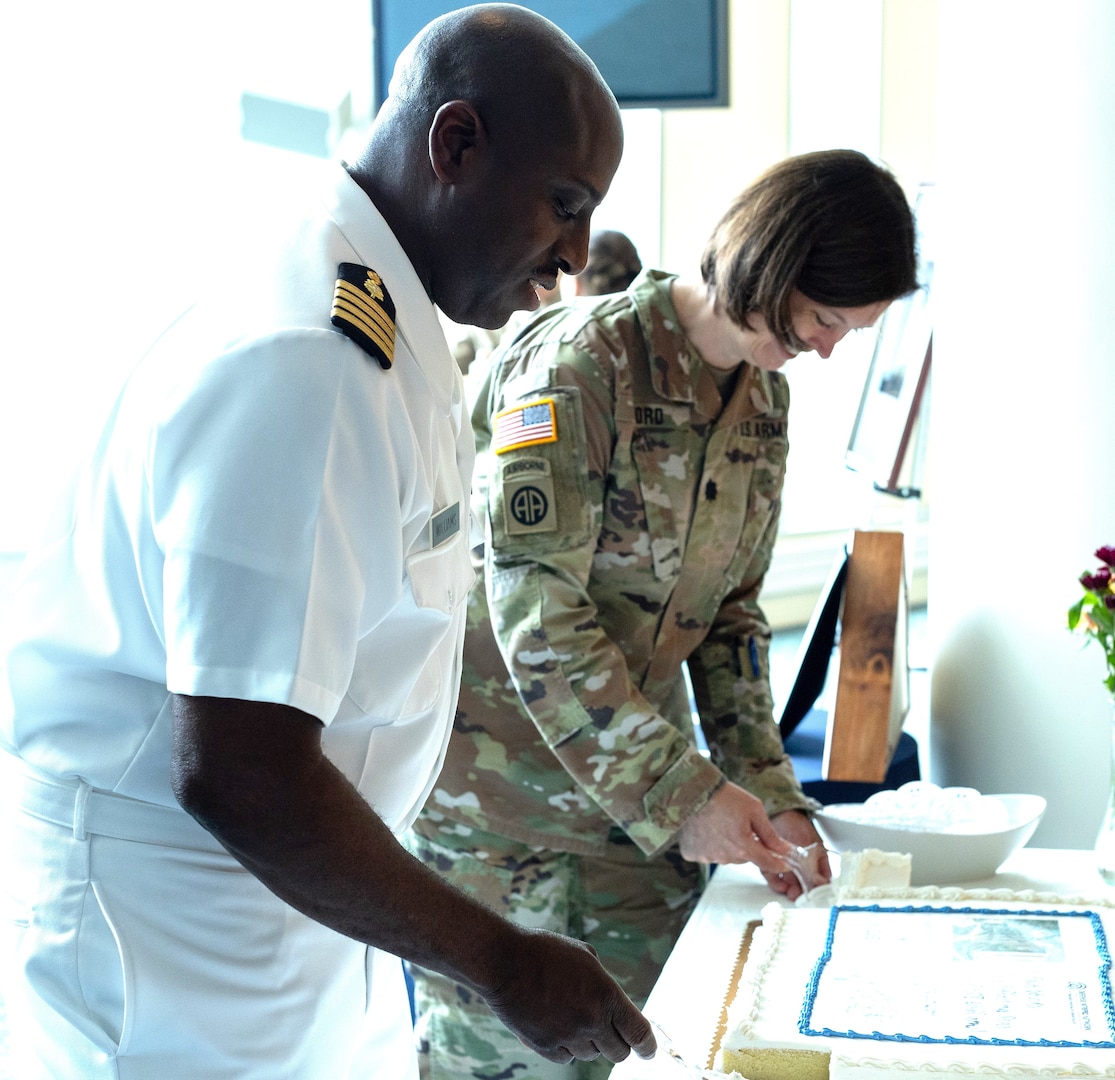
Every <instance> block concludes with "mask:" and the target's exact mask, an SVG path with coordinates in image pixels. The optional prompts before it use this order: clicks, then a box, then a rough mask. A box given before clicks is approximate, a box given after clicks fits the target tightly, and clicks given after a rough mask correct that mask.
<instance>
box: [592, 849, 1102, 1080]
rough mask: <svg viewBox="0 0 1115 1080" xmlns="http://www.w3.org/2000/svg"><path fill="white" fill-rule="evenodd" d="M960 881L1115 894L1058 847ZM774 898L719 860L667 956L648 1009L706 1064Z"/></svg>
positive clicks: (644, 1073)
mask: <svg viewBox="0 0 1115 1080" xmlns="http://www.w3.org/2000/svg"><path fill="white" fill-rule="evenodd" d="M962 887H963V888H973V889H976V888H995V889H1017V890H1021V889H1035V890H1037V891H1039V892H1051V893H1057V894H1059V895H1063V896H1071V897H1086V898H1101V897H1102V898H1105V899H1107V900H1108V901H1110V900H1112V899H1113V898H1115V890H1111V889H1108V888H1107V887H1106V886H1105V885H1104V883H1103V881H1102V880H1101V879H1100V877H1099V874H1098V873H1097V872H1096V864H1095V856H1094V854H1093V853H1092V852H1091V851H1068V850H1060V849H1053V848H1023V849H1022V850H1021V851H1018V852H1016V853H1015V854H1014V855H1012V856H1011V857H1010V858H1009V859H1008V860H1007V861H1006V862H1005V863H1003V866H1002V868H1001V869H1000V871H999V872H998V873H997V874H995V875H993V876H992V877H989V878H981V879H980V880H979V881H972V882H965V883H964V884H963V886H962ZM773 899H775V897H774V894H773V893H771V891H770V890H769V889H768V888H767V886H766V884H765V883H764V881H763V879H762V877H761V876H760V875H759V872H758V871H757V870H756V869H755V868H754V867H753V866H751V865H750V864H748V865H746V866H721V867H719V868H718V869H717V871H716V873H715V874H713V877H712V882H711V883H710V885H709V887H708V889H707V890H706V892H705V894H704V896H702V897H701V901H700V903H699V904H698V905H697V909H696V911H694V913H693V917H692V918H691V919H690V920H689V922H688V924H687V925H686V927H685V930H684V931H683V932H682V935H681V937H680V939H679V940H678V943H677V945H676V946H675V947H674V950H673V952H672V953H671V954H670V957H669V959H668V960H667V961H666V964H665V966H664V967H663V969H662V974H661V975H660V976H659V978H658V982H657V983H655V986H654V990H653V991H651V995H650V998H649V999H648V1001H647V1004H646V1007H645V1009H644V1010H643V1011H644V1013H645V1014H646V1015H647V1016H648V1017H649V1018H650V1019H651V1020H654V1021H656V1022H657V1023H658V1024H660V1025H661V1026H662V1028H663V1029H664V1030H665V1031H666V1032H668V1033H669V1035H670V1037H671V1038H672V1039H673V1041H674V1046H675V1047H676V1049H677V1051H678V1052H679V1053H681V1054H682V1055H683V1056H684V1057H685V1059H686V1061H687V1062H688V1063H689V1064H691V1065H695V1066H700V1067H704V1066H705V1065H707V1061H708V1055H709V1051H710V1048H711V1047H712V1044H713V1040H714V1038H715V1036H716V1027H717V1023H718V1021H719V1019H720V1010H721V1007H722V1006H723V1004H724V996H725V992H726V991H727V989H728V985H729V983H730V981H731V977H732V969H733V967H734V965H735V960H736V955H737V952H738V948H739V944H740V941H741V940H742V936H743V932H744V930H745V929H746V927H747V924H748V923H749V922H750V921H752V920H754V919H758V918H759V914H760V912H761V911H762V909H763V907H764V905H766V904H767V903H769V902H770V901H771V900H773ZM684 1075H685V1074H684V1072H683V1071H682V1070H681V1069H679V1068H678V1067H677V1065H676V1064H675V1063H674V1062H673V1061H672V1060H670V1059H669V1058H668V1057H667V1055H665V1054H662V1053H659V1054H658V1055H656V1057H655V1059H654V1060H653V1061H640V1060H639V1059H638V1058H636V1057H634V1056H632V1057H631V1058H629V1059H628V1060H627V1061H625V1062H621V1063H620V1064H619V1065H617V1066H616V1067H615V1069H613V1070H612V1078H613V1080H669V1078H670V1077H674V1078H678V1080H680V1078H681V1077H683V1076H684Z"/></svg>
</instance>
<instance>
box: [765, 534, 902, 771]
mask: <svg viewBox="0 0 1115 1080" xmlns="http://www.w3.org/2000/svg"><path fill="white" fill-rule="evenodd" d="M903 551H904V539H903V535H902V533H900V532H880V531H864V530H857V531H856V532H855V533H854V534H853V538H852V550H851V551H850V552H849V553H847V554H845V555H844V556H843V557H842V558H841V559H840V560H839V561H838V563H837V565H836V566H835V567H834V568H833V573H832V575H831V577H830V580H829V583H828V586H827V587H826V589H825V592H824V594H823V595H822V596H821V599H820V601H819V602H818V604H817V607H816V609H815V610H814V613H813V618H812V619H811V620H810V624H809V626H808V628H807V629H806V632H805V636H804V638H803V640H802V647H801V650H800V651H799V653H798V675H797V679H796V681H795V683H794V687H793V689H792V691H791V693H790V696H789V698H788V699H787V702H786V707H785V709H784V710H783V713H782V719H781V721H780V723H779V728H780V730H781V733H782V737H783V739H785V738H787V737H788V736H789V735H790V733H791V732H792V731H793V730H794V728H795V727H797V725H798V724H799V723H800V722H801V720H802V719H803V718H804V717H805V715H806V714H807V713H808V712H809V710H810V709H811V708H812V707H813V704H814V702H815V701H816V700H817V698H818V696H819V695H820V693H821V691H822V690H823V689H824V686H825V682H826V679H827V677H828V671H829V666H830V661H831V659H832V657H833V656H837V657H838V663H837V685H836V704H835V706H834V708H833V710H832V715H831V716H830V717H829V721H828V725H827V727H826V730H825V748H824V756H823V759H822V767H821V771H822V775H823V777H824V779H826V780H844V781H852V782H857V783H871V784H879V783H882V782H883V781H884V780H885V778H886V773H887V768H888V766H889V765H890V762H891V758H892V757H893V756H894V751H895V747H896V746H897V745H898V737H899V735H900V734H901V733H902V723H903V721H904V720H905V718H906V713H907V712H908V711H909V707H910V683H909V667H908V660H907V626H908V619H909V613H908V603H907V595H906V574H905V565H904V554H903Z"/></svg>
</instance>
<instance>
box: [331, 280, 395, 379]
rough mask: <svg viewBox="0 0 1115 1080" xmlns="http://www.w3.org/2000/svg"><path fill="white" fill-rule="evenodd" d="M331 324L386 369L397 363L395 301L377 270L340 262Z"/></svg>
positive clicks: (334, 290) (334, 288)
mask: <svg viewBox="0 0 1115 1080" xmlns="http://www.w3.org/2000/svg"><path fill="white" fill-rule="evenodd" d="M329 321H330V322H331V323H332V324H333V325H334V326H335V327H337V329H338V330H340V331H341V332H342V333H343V334H345V335H346V336H347V337H350V338H352V340H353V341H355V342H356V344H357V345H359V346H360V348H362V349H363V350H364V351H365V352H366V353H368V354H369V355H370V356H374V357H375V358H376V359H377V360H378V361H379V366H380V367H382V368H383V369H384V370H386V369H387V368H389V367H390V366H391V365H392V364H393V363H394V361H395V302H394V301H393V300H392V299H391V296H390V294H389V293H388V292H387V286H386V285H384V284H383V280H382V279H381V278H380V276H379V274H377V273H376V272H375V271H374V270H372V269H370V268H369V267H367V266H360V265H359V264H358V263H347V262H346V263H341V265H340V266H338V267H337V283H336V285H335V286H334V287H333V308H332V310H331V311H330V313H329Z"/></svg>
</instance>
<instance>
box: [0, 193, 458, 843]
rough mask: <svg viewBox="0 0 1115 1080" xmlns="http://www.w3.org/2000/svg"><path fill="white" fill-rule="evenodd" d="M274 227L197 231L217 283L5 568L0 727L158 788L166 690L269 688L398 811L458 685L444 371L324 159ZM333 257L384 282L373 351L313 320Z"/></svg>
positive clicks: (433, 754) (369, 214) (83, 767)
mask: <svg viewBox="0 0 1115 1080" xmlns="http://www.w3.org/2000/svg"><path fill="white" fill-rule="evenodd" d="M274 228H275V226H274V223H272V229H274ZM285 236H286V239H285V240H284V241H283V242H282V243H281V244H280V245H279V246H278V250H277V251H275V250H272V249H271V248H270V247H265V246H263V245H260V246H251V245H250V246H248V247H247V248H246V249H245V252H244V253H241V254H238V255H236V256H232V255H230V253H229V252H220V253H218V256H217V257H216V258H215V260H214V263H215V268H214V277H215V279H217V280H222V279H223V283H222V285H221V286H220V287H218V288H216V289H214V290H213V291H212V292H211V293H210V294H209V295H208V296H207V297H206V298H205V299H203V300H201V301H199V302H198V303H197V304H196V305H195V306H194V307H193V308H191V309H190V310H189V311H188V312H187V313H186V314H185V315H184V316H183V317H182V318H181V319H180V320H179V321H178V322H177V323H175V324H174V325H173V326H172V327H171V328H170V329H169V330H168V331H167V332H166V333H165V334H164V335H163V337H162V338H161V339H160V340H159V341H158V342H157V343H156V344H155V345H154V347H153V348H152V349H151V350H150V351H149V352H148V354H147V355H146V356H145V357H144V358H143V359H142V361H141V362H140V364H139V365H138V366H137V368H136V370H135V371H134V372H133V374H132V375H131V377H130V378H129V380H128V382H127V384H126V386H125V387H124V389H123V391H122V393H121V395H120V397H119V399H118V400H117V402H116V405H115V408H114V410H113V412H112V415H111V416H110V418H109V420H108V421H107V423H106V425H105V427H104V429H103V431H102V433H101V437H100V440H99V442H98V444H97V446H96V449H95V451H94V453H93V455H92V457H91V459H90V460H89V461H88V463H87V464H86V465H85V466H84V467H83V468H82V470H81V471H80V474H79V476H78V478H77V481H76V483H75V485H74V488H73V491H72V494H71V497H70V501H69V502H68V503H67V504H66V510H65V513H64V514H63V519H62V525H61V526H60V527H59V528H57V529H56V530H55V531H54V533H53V536H52V538H51V539H50V542H49V543H48V544H47V545H46V546H45V547H44V548H43V549H42V550H41V551H38V552H36V553H35V554H34V555H33V556H31V557H30V558H29V560H28V563H27V568H26V571H25V574H24V577H23V580H22V582H21V584H20V585H19V586H18V587H17V592H16V595H15V598H14V600H13V605H12V615H13V618H12V627H13V630H14V635H13V637H12V641H11V646H10V649H9V651H8V657H7V667H8V679H9V685H10V689H11V696H12V711H11V713H10V714H9V715H6V716H4V717H3V718H2V722H0V745H3V746H6V747H7V748H8V749H9V750H11V751H13V752H14V753H16V754H17V755H20V756H22V757H23V758H24V759H26V760H27V761H28V762H29V763H30V764H32V765H34V766H35V767H37V768H39V769H41V770H43V771H45V772H47V773H50V774H54V775H58V776H80V777H82V778H83V779H85V780H86V781H88V782H89V783H90V784H92V785H93V786H94V787H98V788H102V789H105V790H110V791H115V792H118V793H120V794H123V795H128V796H130V797H133V798H138V799H143V800H147V801H150V802H156V803H161V804H164V805H169V806H176V805H177V804H176V802H175V800H174V797H173V794H172V793H171V791H170V787H169V762H170V735H171V724H170V719H171V718H170V705H169V703H170V695H171V694H172V693H179V694H191V695H211V696H217V697H227V698H242V699H248V700H259V701H273V702H279V703H283V704H288V705H291V706H294V707H296V708H298V709H301V710H303V711H305V712H307V713H310V714H312V715H314V716H315V717H317V718H318V719H320V720H321V721H322V722H323V724H325V725H326V727H325V732H324V736H323V741H324V745H325V749H326V753H327V754H328V755H329V756H330V758H331V759H332V760H333V761H334V762H335V763H336V764H337V765H338V766H339V767H340V768H341V769H342V771H343V772H344V773H345V774H346V775H347V776H348V778H349V779H350V780H351V781H352V782H353V783H354V784H355V785H356V786H357V787H358V788H359V790H360V791H361V792H362V793H363V794H364V796H365V797H366V798H367V799H368V800H369V802H371V803H372V805H373V806H375V808H376V810H377V811H378V812H379V814H380V816H381V817H383V819H384V820H385V821H386V822H387V824H388V825H390V826H391V827H392V828H394V829H396V830H398V829H401V828H404V827H405V826H406V825H407V824H409V822H410V820H411V819H412V818H413V816H414V814H416V813H417V810H418V807H419V806H420V805H421V803H422V801H423V800H424V799H425V796H426V794H428V791H429V788H430V786H431V784H432V782H433V778H434V776H435V775H436V772H437V770H438V768H439V767H440V763H441V759H442V756H443V754H444V748H445V743H446V740H447V738H448V733H449V728H450V724H451V720H452V716H453V710H454V707H455V703H456V693H457V684H458V679H459V667H458V665H459V660H458V657H459V652H460V649H459V645H460V639H461V636H462V635H463V612H464V600H465V597H466V595H467V591H468V587H469V584H470V583H471V580H472V570H471V568H470V564H469V559H468V550H467V549H468V531H469V530H468V527H467V524H468V517H467V514H468V484H469V477H470V474H471V467H472V437H471V432H470V430H469V426H468V417H467V413H466V411H465V408H464V399H463V393H462V386H461V377H460V373H459V371H458V368H457V365H456V364H455V363H454V362H453V360H452V357H451V355H450V353H449V350H448V347H447V345H446V343H445V339H444V336H443V333H442V331H441V328H440V325H439V322H438V319H437V316H436V312H435V309H434V307H433V305H432V303H431V302H430V300H429V297H428V296H427V294H426V292H425V290H424V289H423V287H422V285H421V283H420V281H419V280H418V277H417V275H416V274H415V272H414V269H413V267H412V266H411V264H410V262H409V260H408V259H407V257H406V255H405V253H404V252H403V250H402V248H401V247H400V245H399V244H398V242H397V240H396V239H395V237H394V236H393V235H392V233H391V231H390V229H389V228H388V226H387V224H386V223H385V222H384V220H383V218H382V217H381V216H380V214H379V213H378V212H377V211H376V209H375V207H374V206H373V204H372V203H371V201H370V200H369V199H368V197H367V195H365V193H364V192H363V191H362V190H361V189H360V188H359V187H358V186H357V185H356V184H355V182H354V181H353V180H352V179H351V178H350V177H349V176H348V175H347V173H345V172H343V171H339V175H338V176H337V178H336V182H335V183H333V184H331V185H330V186H329V188H328V191H327V193H326V195H325V198H324V200H323V201H322V203H321V205H320V206H318V207H317V208H315V209H314V210H313V211H312V212H311V213H310V214H308V215H307V216H306V217H304V218H303V219H301V220H299V221H297V222H295V223H293V224H292V226H291V228H290V229H289V230H287V231H286V233H285ZM234 258H235V259H236V260H239V261H237V262H235V264H234V265H235V273H233V274H232V275H221V274H220V273H219V272H218V265H217V264H218V262H219V263H220V264H221V265H229V264H230V263H231V262H232V260H233V259H234ZM341 262H353V263H357V264H360V265H364V266H368V267H370V268H372V269H374V270H375V271H376V272H377V273H378V274H379V275H380V278H381V279H382V281H383V284H384V286H385V287H386V289H387V291H388V293H389V294H390V297H391V299H392V300H393V301H394V304H395V306H396V324H397V333H396V341H395V358H394V363H393V365H392V366H391V367H390V368H389V369H387V370H384V369H383V368H382V367H381V366H380V365H379V363H378V362H377V361H376V359H374V358H373V357H372V356H370V355H368V354H367V353H365V352H364V351H363V350H362V349H361V348H360V347H359V346H358V345H357V344H356V343H354V342H353V341H351V340H349V339H348V338H347V337H345V336H344V335H343V334H342V333H341V332H340V331H339V330H338V329H337V328H335V327H334V326H332V325H331V323H330V307H331V301H332V296H333V288H334V282H335V279H336V277H337V272H338V270H337V268H338V265H339V264H340V263H341Z"/></svg>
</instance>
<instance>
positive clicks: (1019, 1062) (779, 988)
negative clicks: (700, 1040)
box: [717, 889, 1115, 1080]
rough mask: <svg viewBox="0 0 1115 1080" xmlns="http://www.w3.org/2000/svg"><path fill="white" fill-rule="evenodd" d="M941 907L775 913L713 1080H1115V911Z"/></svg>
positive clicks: (755, 950) (763, 931) (757, 937)
mask: <svg viewBox="0 0 1115 1080" xmlns="http://www.w3.org/2000/svg"><path fill="white" fill-rule="evenodd" d="M898 891H899V890H890V892H891V893H893V892H898ZM934 891H935V890H918V889H911V890H906V891H905V895H904V896H903V897H902V898H900V899H895V898H893V897H891V896H888V898H887V899H885V900H875V901H855V900H841V901H840V902H838V903H837V904H836V905H835V906H833V907H793V908H787V907H783V906H781V905H780V904H778V903H771V904H768V905H767V907H766V908H764V910H763V918H762V925H761V926H759V927H758V928H757V929H756V930H755V932H754V936H753V938H752V941H751V944H750V948H749V951H748V954H747V961H746V963H745V964H744V966H743V969H742V974H741V975H740V979H739V984H738V987H737V989H736V992H735V995H734V997H733V999H732V1000H731V1001H730V1003H729V1005H728V1011H727V1023H726V1025H725V1034H724V1036H723V1039H722V1040H721V1044H720V1049H719V1053H718V1056H717V1066H718V1067H719V1068H720V1069H722V1070H723V1071H724V1072H725V1073H731V1072H733V1071H735V1072H738V1073H740V1074H741V1075H742V1076H744V1077H747V1078H748V1080H910V1078H911V1076H918V1075H930V1074H932V1075H937V1074H940V1073H957V1074H965V1073H972V1074H976V1075H979V1076H981V1077H991V1078H999V1077H1002V1078H1006V1077H1011V1078H1016V1080H1026V1078H1029V1077H1034V1078H1047V1077H1048V1078H1054V1077H1105V1078H1115V1006H1113V1003H1112V993H1111V955H1110V951H1109V942H1110V941H1111V940H1112V939H1113V936H1115V911H1112V909H1111V908H1110V907H1107V906H1105V905H1102V904H1100V905H1095V906H1094V907H1093V906H1087V905H1085V906H1080V905H1077V904H1067V903H1066V904H1058V903H1036V902H1034V900H1033V899H1032V898H1027V897H1025V896H1024V895H1022V894H1019V895H1018V896H1017V897H1016V898H1010V899H1000V898H999V897H1000V896H1001V895H1002V891H1000V893H998V894H996V895H995V896H994V898H986V897H984V896H980V895H979V894H978V893H976V894H973V895H974V896H975V897H976V898H975V899H970V898H968V897H965V896H964V894H963V893H961V892H960V891H959V890H954V892H955V893H956V896H954V897H951V898H949V899H933V900H929V899H926V898H925V896H926V894H929V893H933V892H934ZM1007 895H1009V894H1007Z"/></svg>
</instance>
